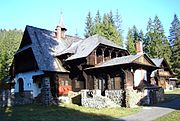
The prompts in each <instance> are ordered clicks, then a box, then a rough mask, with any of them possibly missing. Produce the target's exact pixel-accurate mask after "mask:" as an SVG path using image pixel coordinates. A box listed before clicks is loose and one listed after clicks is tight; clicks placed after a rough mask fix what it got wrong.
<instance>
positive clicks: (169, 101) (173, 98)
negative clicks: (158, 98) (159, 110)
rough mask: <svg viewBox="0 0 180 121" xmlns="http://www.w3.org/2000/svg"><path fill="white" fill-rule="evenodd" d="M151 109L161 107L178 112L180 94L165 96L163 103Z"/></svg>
mask: <svg viewBox="0 0 180 121" xmlns="http://www.w3.org/2000/svg"><path fill="white" fill-rule="evenodd" d="M153 107H163V108H171V109H176V110H179V109H180V94H165V95H164V101H163V102H160V103H158V104H155V105H153Z"/></svg>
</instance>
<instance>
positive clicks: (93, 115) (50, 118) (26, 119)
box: [0, 104, 140, 121]
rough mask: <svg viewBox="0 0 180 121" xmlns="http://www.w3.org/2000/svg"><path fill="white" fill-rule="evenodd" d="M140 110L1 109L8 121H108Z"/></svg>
mask: <svg viewBox="0 0 180 121" xmlns="http://www.w3.org/2000/svg"><path fill="white" fill-rule="evenodd" d="M139 110H140V108H134V109H130V108H103V109H95V108H86V107H82V106H78V105H74V104H63V105H60V106H40V105H23V106H15V107H9V108H6V109H0V114H1V115H2V116H3V117H4V119H5V120H6V121H107V120H109V119H116V118H119V117H122V116H125V115H129V114H132V113H135V112H138V111H139Z"/></svg>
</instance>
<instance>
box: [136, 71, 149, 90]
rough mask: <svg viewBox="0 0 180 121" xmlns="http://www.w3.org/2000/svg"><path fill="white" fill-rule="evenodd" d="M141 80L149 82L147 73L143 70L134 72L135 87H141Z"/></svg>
mask: <svg viewBox="0 0 180 121" xmlns="http://www.w3.org/2000/svg"><path fill="white" fill-rule="evenodd" d="M141 80H146V81H147V71H146V70H143V69H137V70H136V71H135V72H134V86H135V87H137V86H139V84H140V82H141Z"/></svg>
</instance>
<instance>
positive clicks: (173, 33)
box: [169, 14, 180, 85]
mask: <svg viewBox="0 0 180 121" xmlns="http://www.w3.org/2000/svg"><path fill="white" fill-rule="evenodd" d="M169 32H170V36H169V40H170V42H171V49H172V58H171V62H172V69H173V71H174V72H175V73H176V75H177V77H178V84H179V85H180V21H179V19H178V17H177V15H176V14H175V15H174V19H173V21H172V23H171V27H170V29H169Z"/></svg>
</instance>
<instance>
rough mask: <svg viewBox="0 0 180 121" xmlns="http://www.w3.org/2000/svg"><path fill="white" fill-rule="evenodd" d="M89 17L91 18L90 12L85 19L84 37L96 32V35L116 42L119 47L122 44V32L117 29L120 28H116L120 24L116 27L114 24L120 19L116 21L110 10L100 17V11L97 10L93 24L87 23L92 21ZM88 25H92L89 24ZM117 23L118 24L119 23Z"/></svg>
mask: <svg viewBox="0 0 180 121" xmlns="http://www.w3.org/2000/svg"><path fill="white" fill-rule="evenodd" d="M90 18H91V17H90V14H88V16H87V19H86V29H85V37H89V36H92V35H94V34H98V35H101V36H104V37H106V38H107V39H109V40H111V41H113V42H114V43H116V44H117V45H119V46H121V47H122V46H123V37H122V33H121V32H120V31H118V29H119V30H120V28H118V27H120V26H118V27H117V26H116V24H115V23H117V22H118V21H119V22H121V21H120V20H118V21H117V20H116V19H114V16H113V13H112V11H110V12H109V13H107V14H104V16H103V18H101V15H100V12H99V10H98V11H97V13H96V16H95V19H94V22H93V24H89V23H92V22H91V19H90ZM90 25H93V26H90ZM118 25H120V23H119V24H118ZM90 28H92V29H90Z"/></svg>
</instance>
